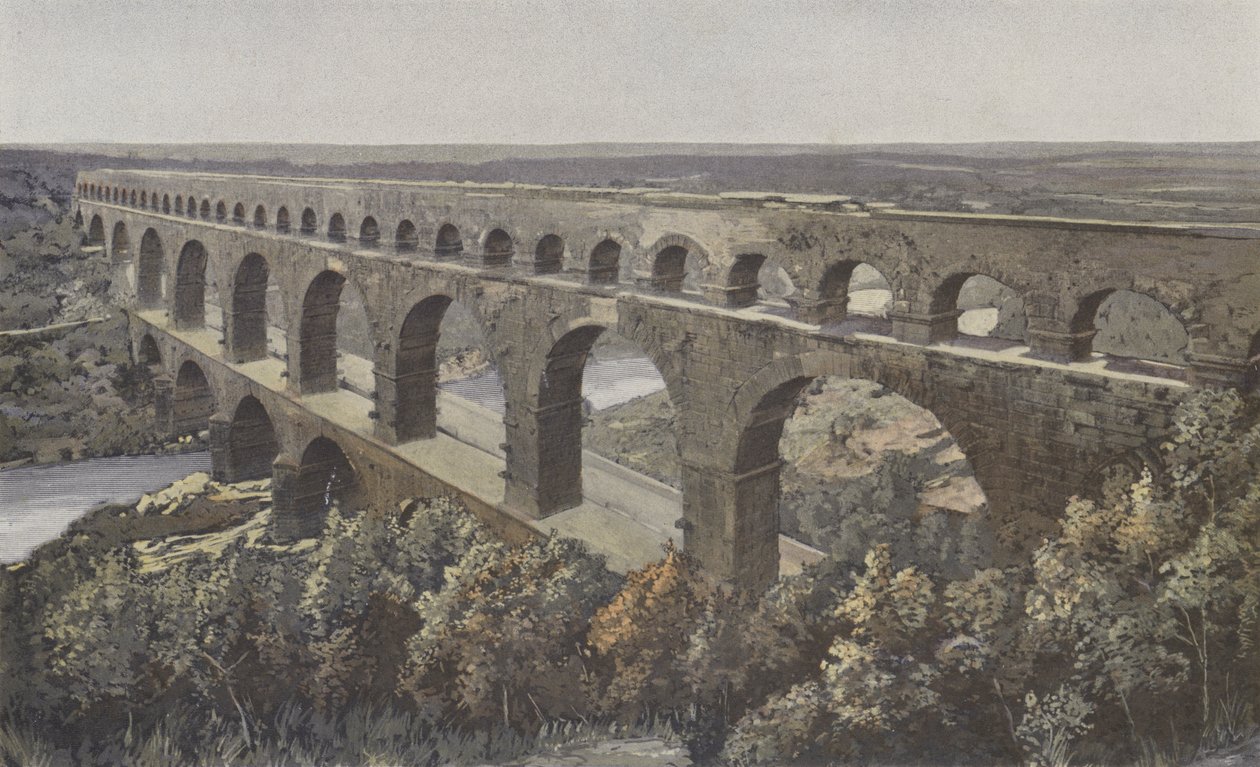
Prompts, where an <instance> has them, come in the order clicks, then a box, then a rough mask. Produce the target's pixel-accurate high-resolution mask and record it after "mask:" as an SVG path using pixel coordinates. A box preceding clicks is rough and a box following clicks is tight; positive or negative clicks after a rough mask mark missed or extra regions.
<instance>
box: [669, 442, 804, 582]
mask: <svg viewBox="0 0 1260 767" xmlns="http://www.w3.org/2000/svg"><path fill="white" fill-rule="evenodd" d="M782 467H783V461H781V460H777V459H776V460H775V461H772V462H771V463H768V464H766V465H765V466H762V467H760V468H756V469H753V470H751V471H745V472H742V473H735V472H732V471H728V470H725V469H717V468H713V467H708V466H700V465H697V464H692V463H686V462H684V463H683V465H682V476H683V522H682V525H683V548H684V549H685V550H686V551H688V552H689V553H691V554H692V555H693V556H695V557H696V559H697V561H699V563H700V564H701V566H702V567H704V569H705V570H707V571H708V572H710V573H712V574H713V575H715V576H717V577H718V578H722V579H724V580H728V581H731V582H733V583H737V584H740V585H742V586H750V587H763V586H766V585H768V584H770V583H773V582H774V580H775V579H776V578H778V576H779V526H778V520H779V515H778V508H779V472H780V470H781V469H782Z"/></svg>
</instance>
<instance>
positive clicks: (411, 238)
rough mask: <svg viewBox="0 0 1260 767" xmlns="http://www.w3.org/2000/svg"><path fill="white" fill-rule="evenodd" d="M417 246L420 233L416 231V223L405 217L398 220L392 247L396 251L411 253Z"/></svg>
mask: <svg viewBox="0 0 1260 767" xmlns="http://www.w3.org/2000/svg"><path fill="white" fill-rule="evenodd" d="M419 246H420V234H419V233H418V232H417V231H416V225H415V224H413V223H411V221H410V219H406V218H404V219H403V220H402V221H400V222H398V228H397V229H395V230H394V247H395V248H397V249H398V252H400V253H411V252H413V251H415V249H416V248H418V247H419Z"/></svg>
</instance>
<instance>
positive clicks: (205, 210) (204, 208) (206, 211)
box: [200, 197, 210, 221]
mask: <svg viewBox="0 0 1260 767" xmlns="http://www.w3.org/2000/svg"><path fill="white" fill-rule="evenodd" d="M200 213H201V217H202V218H203V219H205V220H206V221H209V220H210V198H209V197H207V198H206V199H204V200H202V201H201V210H200Z"/></svg>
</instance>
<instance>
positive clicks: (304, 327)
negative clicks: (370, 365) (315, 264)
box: [286, 268, 381, 394]
mask: <svg viewBox="0 0 1260 767" xmlns="http://www.w3.org/2000/svg"><path fill="white" fill-rule="evenodd" d="M305 284H306V289H305V290H304V291H303V292H302V302H301V304H300V305H298V306H296V307H289V304H288V301H287V300H286V307H287V308H288V311H289V312H290V313H291V314H293V313H294V312H296V313H295V314H294V318H295V319H296V323H297V327H296V328H294V327H293V325H292V324H290V325H289V358H290V381H291V383H292V384H293V386H294V387H295V388H296V390H297V391H298V392H299V393H301V394H313V393H317V392H327V391H336V390H337V387H338V373H337V315H338V313H339V312H340V311H341V299H342V291H343V289H344V288H345V286H346V285H347V284H349V285H350V286H352V287H353V288H354V290H356V291H357V292H358V293H359V295H361V296H363V297H364V299H365V300H366V299H367V298H368V297H369V295H370V294H369V293H367V292H365V291H364V290H363V288H362V286H360V285H359V284H357V283H356V282H355V281H354V280H351V279H350V278H349V277H348V275H347V274H345V273H344V272H342V271H340V270H338V269H336V268H328V269H324V270H322V271H320V272H319V273H318V274H316V275H315V276H313V277H312V278H311V279H310V280H309V281H307V282H306V283H305ZM367 308H368V307H366V306H365V310H366V309H367ZM373 319H374V318H373V316H372V314H371V312H370V311H368V316H367V320H368V334H369V339H368V340H369V342H370V343H371V345H372V347H373V348H374V349H380V348H381V346H380V338H379V337H378V335H377V329H376V325H375V323H374V322H373ZM294 330H296V334H295V333H294V332H293V331H294ZM295 337H296V340H297V344H296V349H295V348H294V346H295V344H294V343H293V341H294V339H295ZM295 351H296V355H295V354H294V352H295ZM295 356H296V366H294V362H295V360H294V357H295ZM373 356H374V357H375V356H378V355H377V354H376V352H375V351H374V352H373ZM373 362H375V360H373Z"/></svg>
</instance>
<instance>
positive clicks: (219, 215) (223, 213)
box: [214, 200, 227, 222]
mask: <svg viewBox="0 0 1260 767" xmlns="http://www.w3.org/2000/svg"><path fill="white" fill-rule="evenodd" d="M214 220H215V221H219V222H223V221H227V203H226V202H224V201H223V200H219V204H218V205H215V206H214Z"/></svg>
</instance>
